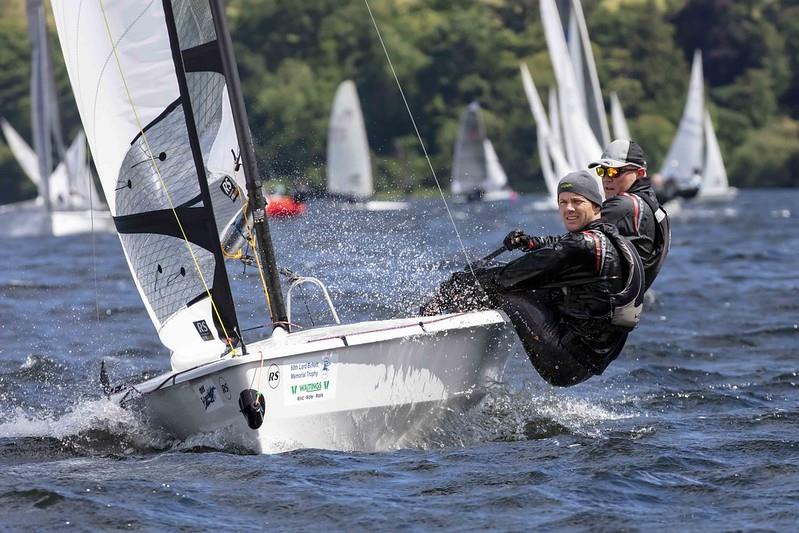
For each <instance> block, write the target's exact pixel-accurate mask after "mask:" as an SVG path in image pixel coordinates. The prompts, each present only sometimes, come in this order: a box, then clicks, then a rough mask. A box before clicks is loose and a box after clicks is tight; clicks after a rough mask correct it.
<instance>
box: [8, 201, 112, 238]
mask: <svg viewBox="0 0 799 533" xmlns="http://www.w3.org/2000/svg"><path fill="white" fill-rule="evenodd" d="M0 228H3V235H4V236H6V237H39V236H44V235H54V236H56V237H64V236H67V235H77V234H81V233H92V231H94V232H95V233H112V232H114V231H115V228H114V221H113V219H112V218H111V214H110V213H109V212H108V211H97V210H94V211H92V210H89V209H77V210H65V211H53V212H52V213H51V214H49V215H48V213H47V209H45V207H44V205H43V204H42V203H41V202H40V201H37V200H30V201H26V202H18V203H14V204H8V205H3V206H0Z"/></svg>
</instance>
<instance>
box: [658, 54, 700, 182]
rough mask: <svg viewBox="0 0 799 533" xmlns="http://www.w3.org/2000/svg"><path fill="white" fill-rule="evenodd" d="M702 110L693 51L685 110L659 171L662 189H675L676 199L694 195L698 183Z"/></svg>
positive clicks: (697, 72) (698, 57) (698, 62)
mask: <svg viewBox="0 0 799 533" xmlns="http://www.w3.org/2000/svg"><path fill="white" fill-rule="evenodd" d="M704 110H705V104H704V82H703V76H702V54H701V52H699V50H697V51H696V52H694V58H693V63H692V65H691V79H690V81H689V83H688V97H687V98H686V101H685V108H684V109H683V112H682V117H681V118H680V123H679V125H678V126H677V133H676V134H675V135H674V139H673V140H672V142H671V147H669V151H668V153H667V154H666V158H665V159H664V160H663V165H662V167H661V169H660V174H661V175H662V176H663V180H664V186H665V187H669V186H673V187H675V188H676V191H677V193H678V196H684V197H692V196H695V195H696V193H697V192H698V191H699V188H700V186H701V184H702V175H701V173H702V169H703V167H704V157H703V146H704V126H703V122H704Z"/></svg>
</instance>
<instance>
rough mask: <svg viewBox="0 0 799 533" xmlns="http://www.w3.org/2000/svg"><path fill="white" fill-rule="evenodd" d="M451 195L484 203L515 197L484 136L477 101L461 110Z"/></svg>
mask: <svg viewBox="0 0 799 533" xmlns="http://www.w3.org/2000/svg"><path fill="white" fill-rule="evenodd" d="M452 194H453V195H455V196H456V197H457V198H458V199H460V200H468V201H475V200H484V201H487V202H490V201H497V200H513V199H515V198H516V197H518V195H517V194H516V192H514V191H513V190H511V189H510V187H508V176H507V175H506V174H505V170H504V169H503V168H502V164H501V163H500V162H499V158H498V157H497V153H496V151H495V150H494V146H493V144H491V141H490V140H489V139H488V137H486V131H485V124H484V123H483V117H482V116H481V110H480V104H479V103H477V102H472V103H471V104H469V105H468V106H466V109H464V110H463V112H462V113H461V117H460V123H459V126H458V136H457V138H456V139H455V156H454V160H453V163H452Z"/></svg>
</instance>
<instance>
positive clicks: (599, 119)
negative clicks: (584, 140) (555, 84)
mask: <svg viewBox="0 0 799 533" xmlns="http://www.w3.org/2000/svg"><path fill="white" fill-rule="evenodd" d="M568 28H569V35H568V47H569V51H570V55H571V57H572V65H573V66H574V69H575V74H576V76H577V82H578V87H580V88H581V90H580V94H581V96H582V99H583V108H584V109H585V113H586V117H587V118H588V124H589V125H590V126H591V130H592V131H593V132H594V137H595V138H596V139H597V140H598V141H599V143H600V144H601V145H602V146H606V145H607V144H608V143H609V142H610V140H611V139H610V131H609V129H608V119H607V116H606V115H605V103H604V102H603V100H602V89H601V88H600V86H599V75H598V74H597V70H596V61H594V52H593V50H592V49H591V39H590V37H589V36H588V25H587V24H586V22H585V14H584V13H583V6H582V3H581V2H580V0H571V3H570V10H569V27H568Z"/></svg>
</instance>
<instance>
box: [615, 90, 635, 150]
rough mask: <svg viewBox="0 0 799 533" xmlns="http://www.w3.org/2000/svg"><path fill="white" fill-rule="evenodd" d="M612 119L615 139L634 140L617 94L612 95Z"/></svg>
mask: <svg viewBox="0 0 799 533" xmlns="http://www.w3.org/2000/svg"><path fill="white" fill-rule="evenodd" d="M610 119H611V122H612V123H613V138H614V139H627V140H629V139H632V137H630V128H628V127H627V119H626V118H624V109H623V108H622V107H621V102H620V101H619V95H618V94H616V93H615V92H612V93H610Z"/></svg>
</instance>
